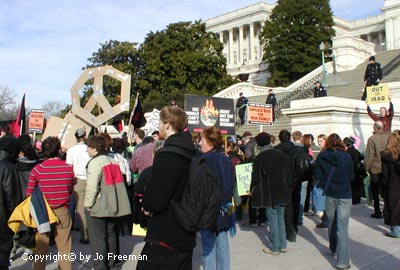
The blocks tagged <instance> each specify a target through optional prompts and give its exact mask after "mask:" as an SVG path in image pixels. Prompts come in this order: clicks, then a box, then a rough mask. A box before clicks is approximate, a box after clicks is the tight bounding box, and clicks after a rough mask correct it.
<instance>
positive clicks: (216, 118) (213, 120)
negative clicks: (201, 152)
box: [185, 95, 235, 135]
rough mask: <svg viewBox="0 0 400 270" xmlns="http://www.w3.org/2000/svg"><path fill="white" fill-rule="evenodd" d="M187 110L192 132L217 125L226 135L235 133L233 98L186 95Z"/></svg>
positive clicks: (189, 128)
mask: <svg viewBox="0 0 400 270" xmlns="http://www.w3.org/2000/svg"><path fill="white" fill-rule="evenodd" d="M185 111H186V114H187V115H188V130H189V131H190V132H202V131H203V130H204V129H205V128H207V127H212V126H216V127H217V128H218V129H219V130H221V133H222V134H224V135H234V134H235V112H234V111H235V110H234V104H233V99H230V98H217V97H206V96H196V95H185Z"/></svg>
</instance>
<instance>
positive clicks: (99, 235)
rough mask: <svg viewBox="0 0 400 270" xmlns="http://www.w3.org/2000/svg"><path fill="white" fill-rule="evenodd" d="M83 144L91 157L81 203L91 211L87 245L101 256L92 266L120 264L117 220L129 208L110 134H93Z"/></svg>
mask: <svg viewBox="0 0 400 270" xmlns="http://www.w3.org/2000/svg"><path fill="white" fill-rule="evenodd" d="M86 145H87V152H88V154H89V156H90V157H91V159H90V160H89V162H88V164H87V185H86V191H85V202H84V205H85V207H86V210H87V211H88V212H89V213H90V218H89V222H88V225H89V226H88V229H89V235H90V245H91V247H92V249H93V253H95V254H98V255H101V256H103V258H104V259H103V260H94V262H93V268H94V269H95V270H97V269H110V268H111V267H113V266H115V265H116V264H117V263H119V259H118V257H117V256H118V255H120V253H119V241H118V237H119V234H118V232H119V227H118V225H119V224H118V222H119V220H120V218H121V217H124V216H127V215H130V214H131V207H130V204H129V198H128V194H127V192H126V188H125V183H124V179H123V176H122V173H121V168H120V166H119V164H118V161H116V160H115V159H114V157H113V156H112V155H111V154H110V147H111V145H112V139H111V137H109V135H108V134H107V133H100V134H96V135H93V136H90V137H89V138H88V139H87V140H86ZM108 254H113V255H114V256H108Z"/></svg>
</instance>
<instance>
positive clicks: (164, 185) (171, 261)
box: [136, 106, 196, 270]
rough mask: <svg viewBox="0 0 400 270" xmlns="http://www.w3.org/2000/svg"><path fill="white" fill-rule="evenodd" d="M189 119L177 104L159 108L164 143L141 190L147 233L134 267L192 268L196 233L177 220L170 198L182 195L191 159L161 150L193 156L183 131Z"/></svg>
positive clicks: (172, 199) (174, 198) (190, 143)
mask: <svg viewBox="0 0 400 270" xmlns="http://www.w3.org/2000/svg"><path fill="white" fill-rule="evenodd" d="M187 123H188V119H187V115H186V113H185V111H183V110H182V109H181V108H179V107H172V106H166V107H163V108H162V109H161V111H160V122H159V126H158V128H159V132H160V134H159V137H160V139H162V140H165V143H164V147H163V148H161V149H160V150H159V151H157V152H156V154H155V156H154V161H153V167H152V173H151V178H150V179H149V181H148V183H147V185H146V189H145V191H144V194H143V199H142V204H143V210H144V213H145V214H146V215H147V216H148V217H151V218H149V219H148V220H147V234H146V237H145V241H146V243H145V245H144V247H143V250H142V252H141V255H145V256H147V260H140V261H139V262H138V264H137V268H136V269H159V270H163V269H165V270H167V269H177V270H186V269H187V270H189V269H192V254H193V249H194V247H195V245H196V233H195V232H188V231H186V230H185V229H184V228H183V227H182V226H181V225H180V223H179V221H178V219H177V216H176V214H175V213H174V210H173V208H172V204H171V201H176V202H179V201H181V200H182V197H183V195H184V190H185V186H186V184H187V181H188V178H189V173H190V164H191V160H190V159H188V158H186V157H185V156H183V155H181V154H179V153H174V152H173V151H161V150H163V149H164V148H165V147H167V146H171V147H176V148H179V149H180V150H181V151H182V152H185V153H187V154H188V155H189V156H194V154H195V153H196V148H195V147H194V145H193V142H192V137H191V135H190V133H188V132H183V130H184V129H185V128H186V127H187Z"/></svg>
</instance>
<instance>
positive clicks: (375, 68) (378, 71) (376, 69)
mask: <svg viewBox="0 0 400 270" xmlns="http://www.w3.org/2000/svg"><path fill="white" fill-rule="evenodd" d="M382 75H383V73H382V68H381V64H379V63H378V62H376V61H375V56H371V57H370V58H369V64H368V65H367V68H366V69H365V73H364V92H363V95H362V97H361V100H366V99H367V87H368V86H372V85H378V84H379V82H380V81H381V80H382Z"/></svg>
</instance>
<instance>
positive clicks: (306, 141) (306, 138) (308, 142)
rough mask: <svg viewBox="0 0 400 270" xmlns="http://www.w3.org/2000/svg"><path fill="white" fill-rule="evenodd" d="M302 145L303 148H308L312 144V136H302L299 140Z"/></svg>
mask: <svg viewBox="0 0 400 270" xmlns="http://www.w3.org/2000/svg"><path fill="white" fill-rule="evenodd" d="M301 141H302V143H303V144H304V146H307V147H308V148H310V147H311V143H312V135H311V134H304V135H303V137H302V138H301Z"/></svg>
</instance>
